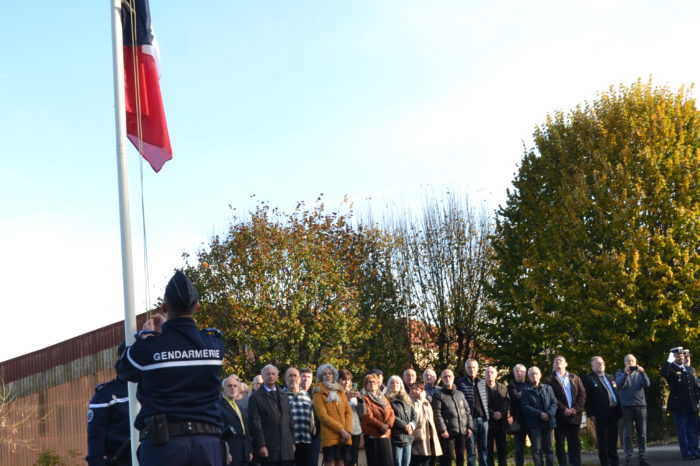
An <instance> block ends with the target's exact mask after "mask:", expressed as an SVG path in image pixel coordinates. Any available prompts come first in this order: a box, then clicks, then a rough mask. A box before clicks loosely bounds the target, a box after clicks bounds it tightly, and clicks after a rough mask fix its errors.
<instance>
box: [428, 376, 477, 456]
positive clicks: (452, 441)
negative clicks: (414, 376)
mask: <svg viewBox="0 0 700 466" xmlns="http://www.w3.org/2000/svg"><path fill="white" fill-rule="evenodd" d="M440 380H441V381H442V387H440V388H438V389H437V390H436V391H435V395H433V413H434V415H435V427H436V429H437V433H438V435H439V436H440V446H441V447H442V456H440V466H452V462H453V461H456V462H457V466H464V459H465V457H464V453H465V451H466V448H467V445H466V441H467V437H468V436H469V435H471V433H472V430H471V427H472V417H471V413H470V412H469V403H467V399H466V398H465V397H464V393H462V392H461V391H459V390H458V389H457V386H456V385H455V383H454V381H455V376H454V373H453V372H452V369H445V370H444V371H442V374H441V375H440Z"/></svg>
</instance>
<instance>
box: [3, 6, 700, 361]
mask: <svg viewBox="0 0 700 466" xmlns="http://www.w3.org/2000/svg"><path fill="white" fill-rule="evenodd" d="M194 6H201V4H195V3H192V2H185V1H181V0H168V1H165V0H151V13H152V16H153V23H154V28H155V32H156V34H157V36H158V40H159V42H160V48H161V64H162V73H163V74H162V79H161V89H162V92H163V96H164V97H163V98H164V103H165V110H166V115H167V118H168V125H169V129H170V134H171V142H172V146H173V151H174V159H173V161H171V162H168V163H167V164H166V165H165V167H164V168H163V170H162V171H161V173H159V174H157V175H156V174H154V173H153V172H152V171H151V170H150V168H149V167H148V166H145V167H144V184H145V186H144V195H145V202H146V216H147V228H148V242H149V258H150V269H149V271H150V283H151V287H150V293H151V296H152V299H153V300H155V297H156V296H158V295H160V294H161V293H162V290H163V288H164V285H165V283H166V281H167V279H168V278H169V275H170V274H171V271H172V269H173V268H175V267H177V266H180V265H182V259H181V255H182V253H183V252H185V251H186V252H190V253H194V252H196V250H197V248H198V247H201V246H202V245H203V244H206V243H207V242H208V240H209V238H210V237H211V235H212V234H215V233H219V232H221V231H222V230H223V229H224V228H225V226H226V225H227V223H228V222H229V221H230V219H231V215H232V211H231V210H230V208H229V205H230V206H233V207H235V208H236V209H237V211H239V212H241V211H243V212H244V211H246V210H248V209H250V208H252V207H253V206H254V205H255V203H256V202H257V201H258V200H265V201H269V202H270V204H271V205H273V206H277V207H281V208H283V209H289V208H291V207H292V206H293V205H294V204H295V203H296V201H300V200H304V201H306V202H307V203H313V201H314V199H315V198H316V197H317V196H318V195H319V193H324V200H325V202H326V204H327V205H328V206H329V207H330V208H332V209H335V208H338V207H339V206H341V204H342V199H343V197H344V196H345V195H347V196H348V197H349V199H350V200H351V201H352V202H353V203H354V206H355V210H356V211H359V212H360V213H361V212H365V211H366V210H368V209H370V208H371V209H372V210H373V211H374V212H381V211H382V210H384V209H402V210H403V209H408V210H411V209H416V208H417V207H418V206H419V205H420V199H421V198H422V196H423V194H424V193H425V191H426V189H430V190H436V191H438V192H439V191H441V190H444V189H446V188H451V189H454V190H457V191H458V192H460V193H464V194H465V195H468V196H470V198H471V200H472V201H473V202H474V203H475V204H478V205H483V206H486V207H487V208H489V209H492V208H494V207H496V206H497V205H498V204H499V203H501V202H503V200H504V198H505V192H506V189H507V188H508V186H509V184H510V181H511V179H512V177H513V174H514V173H515V171H516V170H517V163H518V161H519V159H520V157H521V155H522V152H523V150H522V149H523V144H526V145H528V146H529V145H530V137H531V134H532V131H533V128H534V126H535V125H536V124H539V123H541V122H543V121H544V118H545V115H546V114H547V113H548V112H553V111H556V110H561V109H563V110H567V109H570V108H572V107H573V106H575V105H576V104H579V103H582V102H583V101H585V100H586V99H589V100H590V99H593V98H595V96H596V92H598V91H600V90H604V89H607V88H608V87H609V86H610V85H617V84H620V83H625V84H629V83H631V82H632V81H634V80H635V79H637V78H638V77H641V78H642V79H644V80H646V79H647V78H648V77H649V76H652V75H653V78H654V82H655V83H657V84H667V85H670V86H671V87H672V88H677V87H679V86H680V85H683V84H685V85H689V84H691V83H693V82H695V81H696V80H697V79H698V76H700V65H699V63H700V60H699V56H700V54H698V38H697V34H696V31H697V27H698V19H699V18H700V16H699V15H698V13H699V10H700V4H697V2H693V1H672V2H664V3H660V2H652V1H634V2H633V1H598V0H594V1H585V2H584V1H553V0H552V1H534V0H533V1H522V0H520V1H503V2H477V1H441V0H431V1H413V0H402V1H392V0H365V1H363V0H355V1H352V2H340V1H320V0H316V1H300V0H298V1H276V2H272V1H268V2H263V1H255V2H252V1H251V2H240V1H210V2H206V8H205V9H196V8H194ZM110 27H111V26H110V8H109V1H107V0H104V1H101V2H81V3H78V4H76V3H70V4H66V3H65V2H64V3H60V2H59V3H57V2H48V1H39V2H8V4H7V5H3V15H2V18H0V42H2V44H3V46H2V47H1V48H0V110H1V111H0V136H1V137H0V195H1V196H2V203H1V204H0V244H2V247H3V258H4V263H3V267H2V271H1V272H0V283H2V286H1V287H0V289H2V291H3V295H4V296H5V297H6V298H5V300H4V301H3V303H2V304H3V308H4V311H3V325H2V326H0V340H1V341H3V344H2V345H0V360H5V359H8V358H11V357H15V356H19V355H21V354H24V353H27V352H30V351H34V350H37V349H40V348H43V347H45V346H49V345H51V344H54V343H57V342H59V341H62V340H64V339H67V338H70V337H73V336H76V335H79V334H81V333H84V332H87V331H90V330H93V329H95V328H98V327H100V326H103V325H106V324H109V323H112V322H115V321H117V320H119V319H121V318H122V316H123V303H122V294H121V293H122V291H121V290H122V283H121V268H120V267H121V266H120V256H119V247H120V243H119V216H118V206H117V181H116V161H115V145H114V120H113V116H114V114H113V88H112V86H113V82H112V56H111V30H110ZM129 163H130V190H131V199H132V201H131V209H132V216H133V219H132V222H133V230H134V246H135V247H134V257H135V264H134V268H135V272H136V289H137V294H136V297H137V309H138V310H139V311H140V310H143V309H145V298H144V296H145V291H144V278H143V277H144V274H143V266H142V262H141V257H142V256H141V254H142V241H141V230H140V187H139V161H138V158H137V155H136V153H135V151H134V150H133V149H131V148H130V155H129ZM253 195H254V196H255V197H251V196H253Z"/></svg>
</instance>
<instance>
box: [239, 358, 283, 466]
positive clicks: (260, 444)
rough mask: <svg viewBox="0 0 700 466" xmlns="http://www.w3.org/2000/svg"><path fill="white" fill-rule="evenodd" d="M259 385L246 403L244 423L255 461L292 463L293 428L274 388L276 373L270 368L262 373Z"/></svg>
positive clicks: (278, 392)
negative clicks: (246, 411)
mask: <svg viewBox="0 0 700 466" xmlns="http://www.w3.org/2000/svg"><path fill="white" fill-rule="evenodd" d="M261 375H262V378H263V384H262V386H261V387H260V388H259V389H258V390H257V391H256V392H253V394H252V395H251V396H250V399H249V400H248V418H249V419H248V422H249V431H250V435H251V437H253V454H254V455H255V459H257V460H258V461H260V463H261V464H265V465H279V466H287V465H291V464H292V463H293V462H294V427H293V425H292V416H291V412H290V409H289V399H288V398H287V395H286V394H284V393H282V389H281V388H280V387H278V386H277V379H279V371H278V370H277V368H276V367H275V366H273V365H267V366H265V367H264V368H263V370H262V373H261Z"/></svg>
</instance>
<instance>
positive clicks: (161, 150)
mask: <svg viewBox="0 0 700 466" xmlns="http://www.w3.org/2000/svg"><path fill="white" fill-rule="evenodd" d="M130 5H131V6H130ZM132 22H133V27H132ZM122 32H123V37H124V77H125V87H126V133H127V137H128V138H129V140H130V141H131V142H132V143H133V144H134V146H135V147H136V149H137V150H139V152H141V155H143V158H145V159H146V160H147V161H148V163H149V164H151V167H153V170H155V171H156V172H158V171H160V169H161V168H162V167H163V164H165V162H167V161H168V160H170V159H172V158H173V150H172V149H171V148H170V137H169V136H168V125H167V123H166V122H165V111H164V110H163V100H162V98H161V95H160V84H159V83H158V81H159V78H160V73H159V70H158V66H159V63H158V43H157V41H156V40H155V36H154V35H153V31H152V30H151V12H150V8H149V7H148V0H131V1H128V2H122ZM134 54H136V56H135V57H134ZM139 117H140V118H139ZM139 120H140V121H139ZM139 128H140V137H139Z"/></svg>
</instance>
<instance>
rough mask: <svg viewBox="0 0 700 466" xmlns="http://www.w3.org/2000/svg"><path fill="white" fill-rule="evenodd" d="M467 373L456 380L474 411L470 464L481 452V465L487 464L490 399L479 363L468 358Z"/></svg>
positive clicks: (473, 464)
mask: <svg viewBox="0 0 700 466" xmlns="http://www.w3.org/2000/svg"><path fill="white" fill-rule="evenodd" d="M464 370H465V371H466V372H467V375H465V376H464V377H461V378H459V379H457V380H456V381H455V383H456V385H457V388H458V389H459V391H461V392H462V393H464V396H465V397H466V398H467V402H468V403H469V409H470V410H471V413H472V431H473V432H472V434H471V435H470V436H469V437H468V438H467V455H468V463H469V466H475V464H476V455H477V452H478V454H479V466H487V461H486V449H487V448H486V443H487V440H488V434H489V401H488V393H487V392H486V382H485V381H484V379H480V378H479V363H478V362H477V361H476V359H467V361H466V362H465V363H464Z"/></svg>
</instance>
